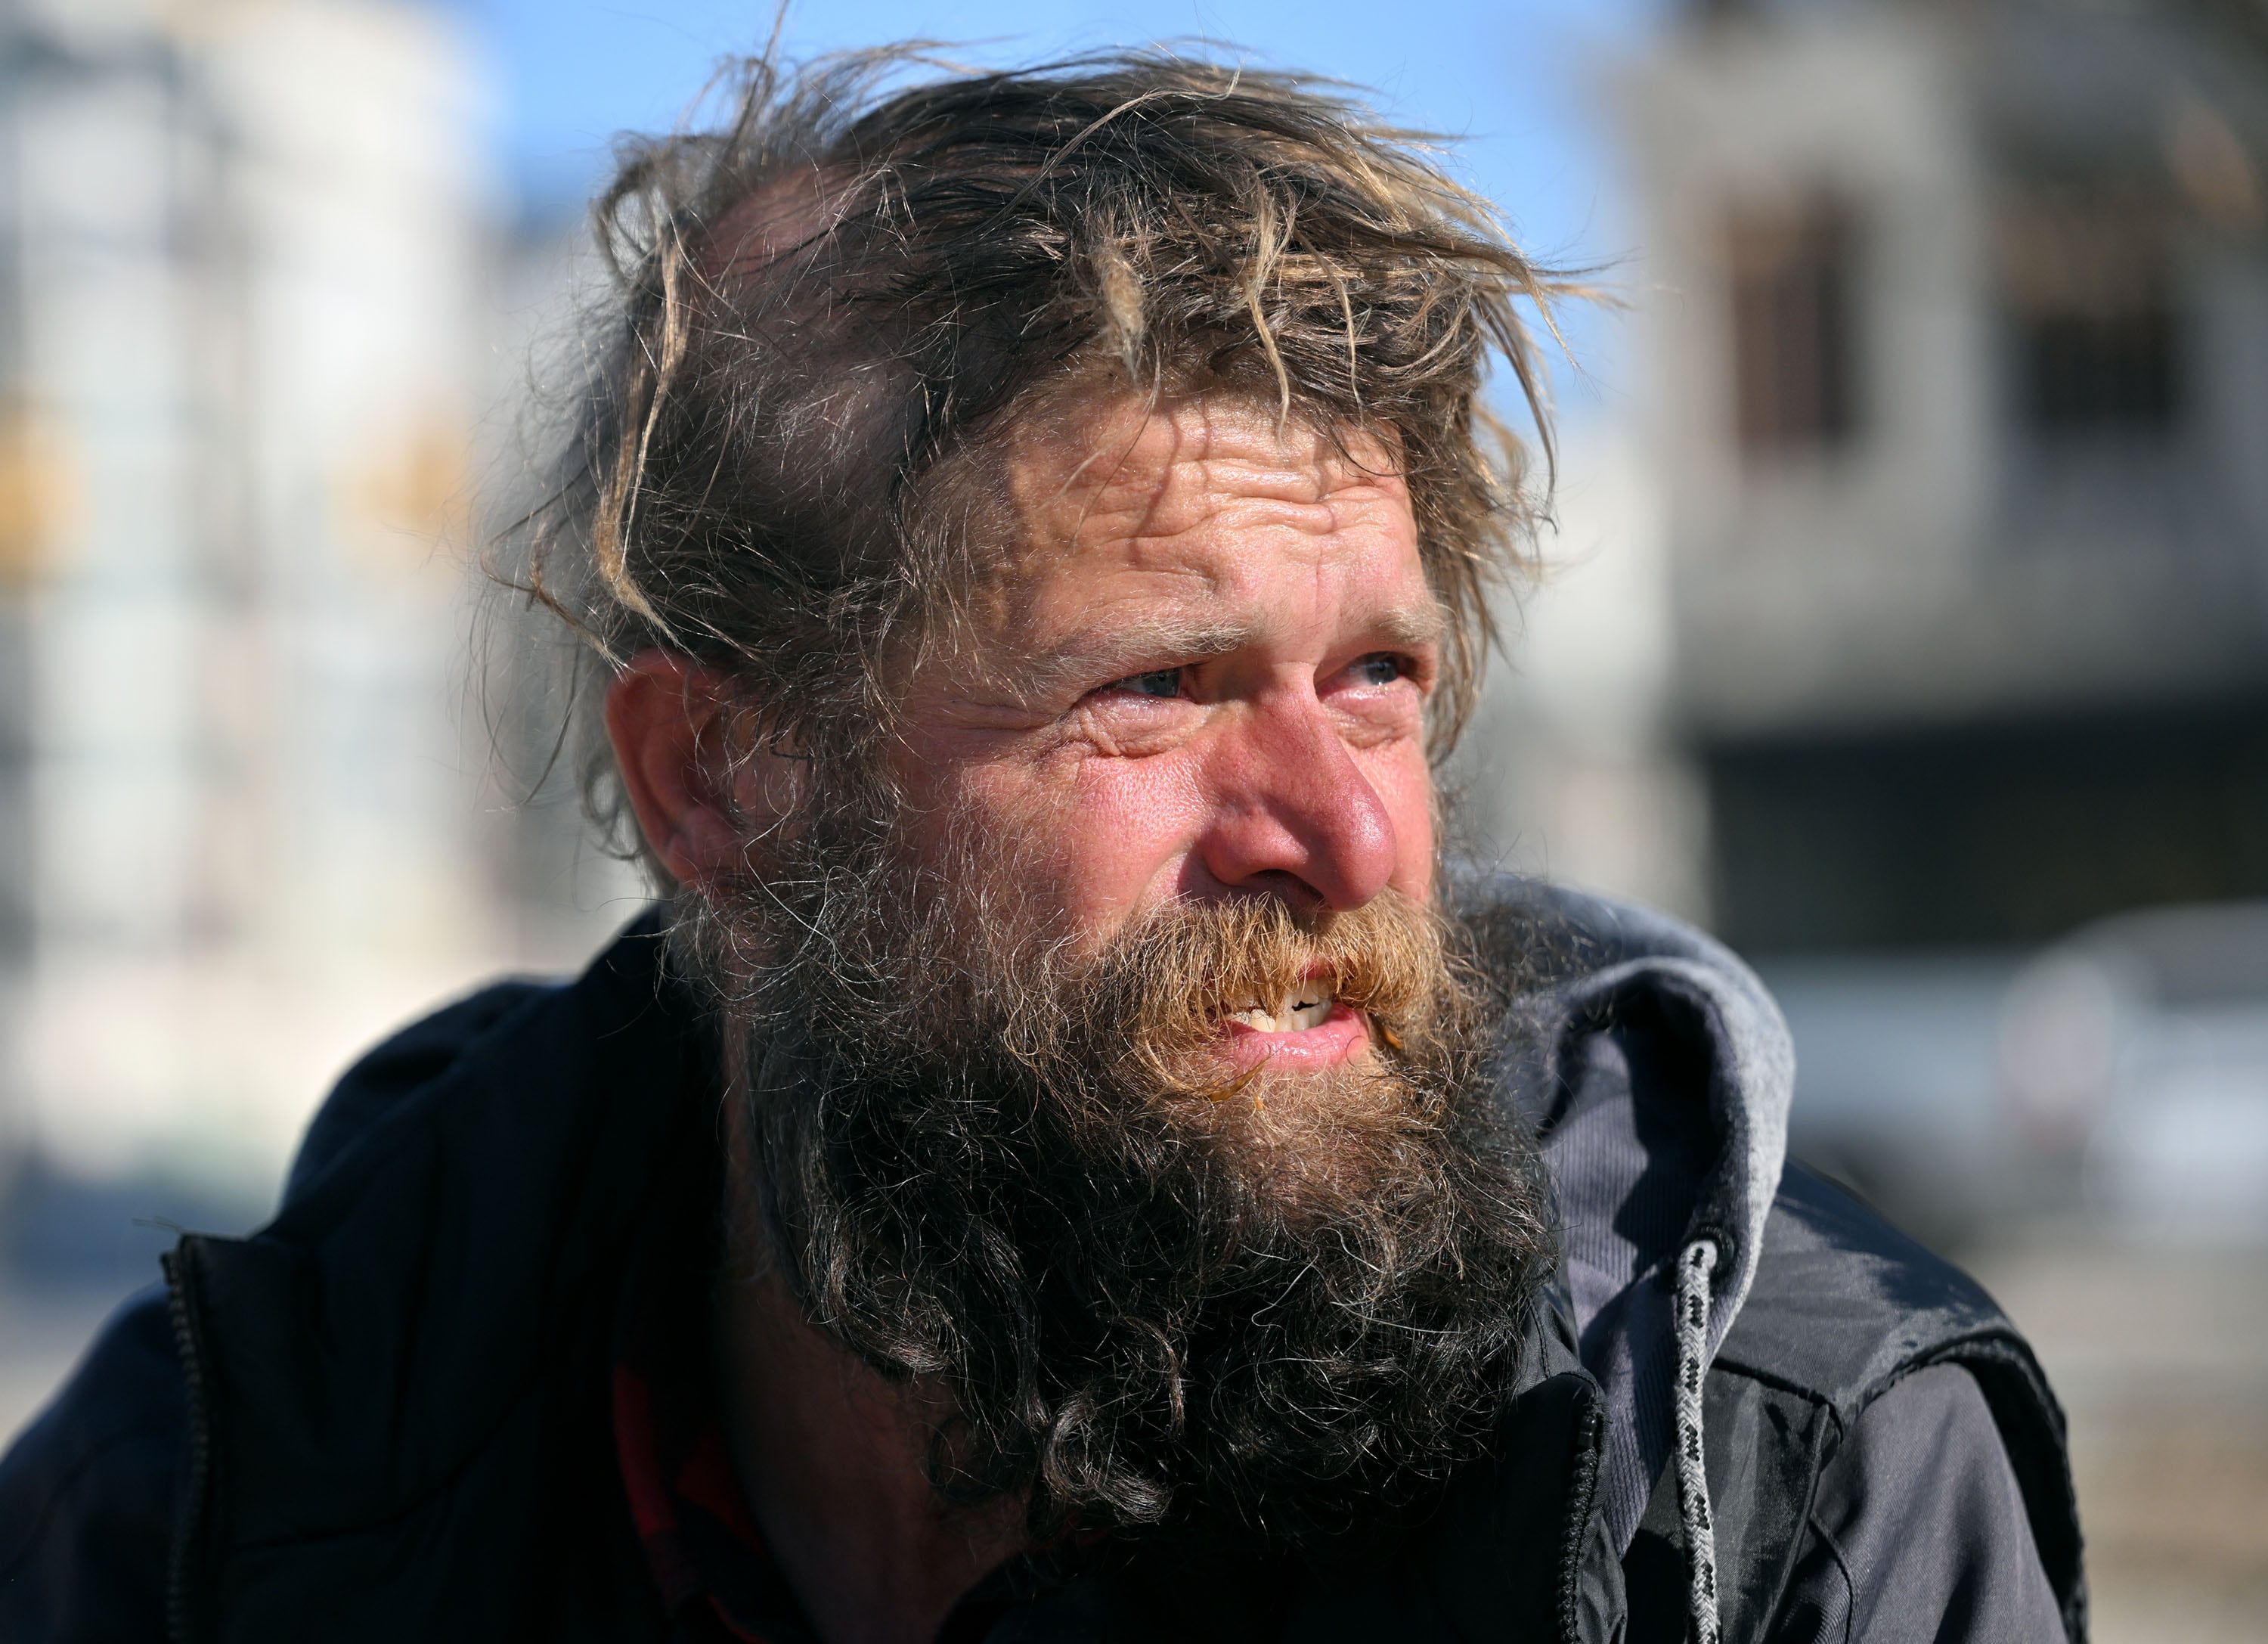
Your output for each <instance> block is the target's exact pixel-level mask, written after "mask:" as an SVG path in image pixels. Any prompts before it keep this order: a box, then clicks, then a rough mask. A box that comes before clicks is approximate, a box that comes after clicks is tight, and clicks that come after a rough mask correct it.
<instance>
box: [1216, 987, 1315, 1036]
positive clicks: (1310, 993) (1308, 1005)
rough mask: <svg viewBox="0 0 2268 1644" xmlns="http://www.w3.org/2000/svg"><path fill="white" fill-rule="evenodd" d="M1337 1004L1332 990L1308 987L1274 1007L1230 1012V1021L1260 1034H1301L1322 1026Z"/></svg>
mask: <svg viewBox="0 0 2268 1644" xmlns="http://www.w3.org/2000/svg"><path fill="white" fill-rule="evenodd" d="M1336 1003H1337V998H1336V996H1335V995H1334V994H1333V993H1332V992H1331V991H1330V990H1329V988H1327V987H1324V986H1322V984H1320V983H1307V984H1303V985H1301V986H1300V987H1299V988H1297V989H1295V990H1294V991H1293V992H1289V993H1286V994H1285V995H1284V997H1283V998H1282V999H1278V1000H1277V1001H1276V1003H1275V1005H1274V1006H1272V1007H1271V1006H1263V1005H1247V1006H1243V1007H1241V1009H1237V1010H1233V1011H1231V1012H1229V1013H1228V1019H1229V1020H1230V1021H1241V1022H1242V1023H1243V1024H1244V1025H1245V1026H1246V1027H1248V1028H1253V1029H1255V1030H1256V1031H1257V1032H1260V1033H1300V1032H1303V1031H1305V1030H1306V1029H1307V1028H1319V1027H1321V1026H1322V1024H1323V1022H1324V1021H1326V1020H1328V1019H1329V1016H1330V1014H1331V1006H1333V1005H1334V1004H1336Z"/></svg>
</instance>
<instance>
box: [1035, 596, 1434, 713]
mask: <svg viewBox="0 0 2268 1644" xmlns="http://www.w3.org/2000/svg"><path fill="white" fill-rule="evenodd" d="M1448 620H1449V619H1448V614H1447V612H1446V611H1444V610H1443V609H1442V608H1441V607H1440V605H1439V604H1438V603H1434V602H1430V601H1429V602H1428V603H1426V604H1425V605H1421V606H1395V607H1394V608H1390V609H1388V610H1384V611H1381V612H1379V613H1378V614H1377V616H1375V617H1373V619H1372V621H1371V622H1370V623H1369V624H1368V627H1367V632H1368V637H1369V638H1372V639H1374V640H1376V641H1377V642H1378V644H1379V645H1380V646H1381V648H1385V647H1396V646H1408V647H1411V648H1415V647H1418V646H1421V645H1432V644H1433V643H1435V642H1436V641H1438V640H1439V639H1440V638H1441V635H1442V632H1443V630H1446V629H1447V627H1448ZM1262 633H1263V624H1261V623H1256V622H1250V621H1235V620H1223V619H1221V618H1218V617H1204V616H1145V617H1133V618H1130V619H1129V620H1127V621H1125V622H1123V623H1109V624H1108V625H1107V626H1101V627H1091V628H1081V629H1078V630H1074V631H1072V632H1071V633H1069V634H1066V635H1065V636H1064V638H1061V639H1059V640H1057V642H1056V643H1055V644H1053V645H1049V646H1047V647H1046V648H1045V649H1043V650H1040V651H1035V652H1032V653H1031V654H1030V655H1028V656H1027V657H1025V658H1023V659H1021V660H1020V663H1019V666H1018V667H1017V669H1016V673H1017V683H1018V684H1019V685H1020V687H1021V688H1022V689H1024V690H1026V691H1028V692H1030V693H1032V694H1033V695H1035V696H1039V697H1048V696H1052V695H1055V694H1057V693H1058V692H1060V691H1064V690H1067V689H1071V688H1072V687H1074V686H1077V687H1080V688H1082V689H1083V688H1085V687H1086V686H1087V685H1090V684H1092V683H1094V681H1095V678H1096V676H1097V675H1104V676H1105V677H1106V678H1108V679H1120V678H1124V677H1125V676H1126V675H1128V674H1130V673H1134V672H1138V671H1139V670H1140V669H1141V667H1143V665H1144V664H1145V663H1146V664H1147V665H1149V666H1150V667H1186V666H1188V665H1189V664H1191V663H1195V662H1204V661H1207V660H1211V658H1214V657H1218V656H1226V655H1227V654H1228V653H1229V652H1233V651H1241V650H1242V649H1243V648H1244V647H1246V646H1247V645H1252V644H1254V643H1255V642H1256V641H1257V640H1258V639H1259V638H1261V635H1262Z"/></svg>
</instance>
